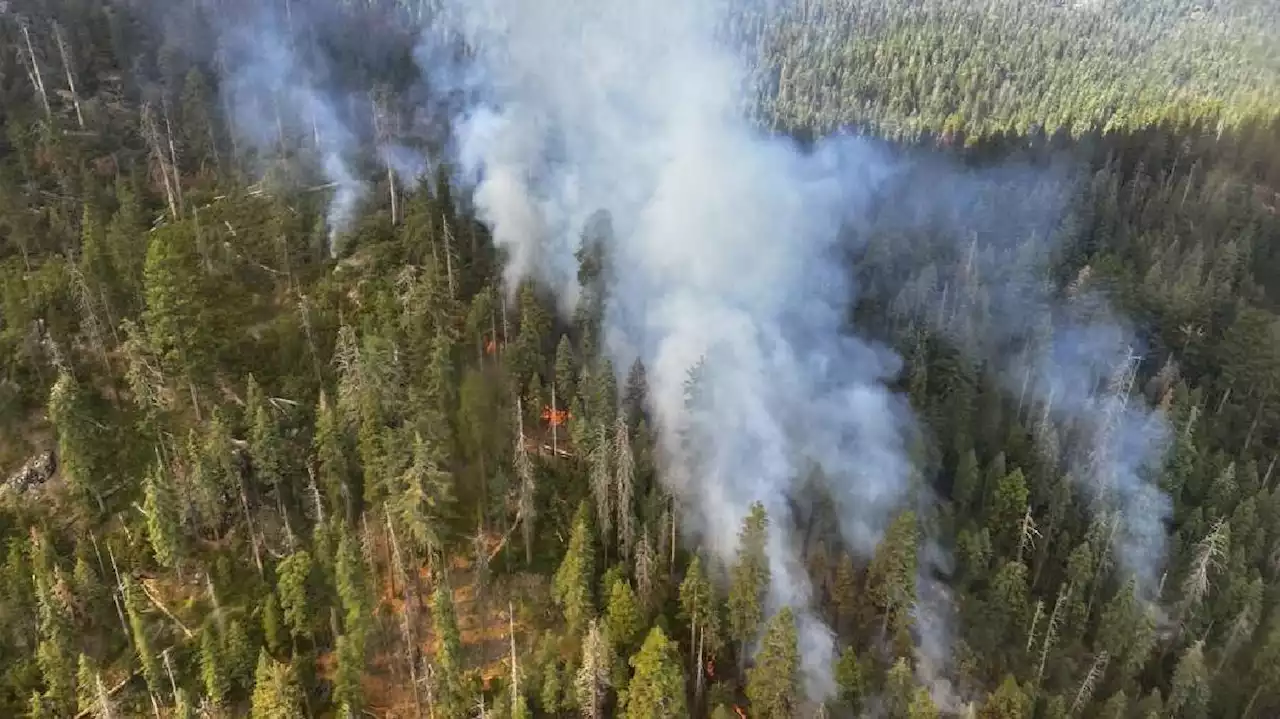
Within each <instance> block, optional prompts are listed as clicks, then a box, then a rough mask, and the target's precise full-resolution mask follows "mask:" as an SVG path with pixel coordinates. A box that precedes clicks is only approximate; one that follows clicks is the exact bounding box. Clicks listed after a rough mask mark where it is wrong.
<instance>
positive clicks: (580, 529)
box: [555, 502, 595, 635]
mask: <svg viewBox="0 0 1280 719" xmlns="http://www.w3.org/2000/svg"><path fill="white" fill-rule="evenodd" d="M589 512H590V510H589V509H588V508H587V505H586V503H585V502H584V503H583V504H581V505H580V506H579V507H578V514H577V518H576V519H575V520H574V523H573V533H572V534H571V535H570V537H569V547H568V549H567V550H566V551H565V555H564V560H563V561H562V562H561V563H560V568H559V569H558V570H557V571H556V576H555V600H556V604H557V605H558V606H559V607H560V608H561V610H563V611H564V618H565V622H567V623H568V629H569V633H570V634H574V635H576V634H579V633H581V631H582V630H583V629H584V628H585V626H586V622H587V619H588V618H589V617H590V616H591V614H592V613H593V611H594V608H593V603H592V598H591V580H592V578H593V577H594V576H595V572H594V569H593V567H594V556H593V554H594V552H593V551H592V545H591V526H590V519H589Z"/></svg>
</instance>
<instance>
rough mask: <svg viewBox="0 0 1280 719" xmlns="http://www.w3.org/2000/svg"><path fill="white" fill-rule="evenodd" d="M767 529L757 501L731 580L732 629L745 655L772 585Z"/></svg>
mask: <svg viewBox="0 0 1280 719" xmlns="http://www.w3.org/2000/svg"><path fill="white" fill-rule="evenodd" d="M768 529H769V519H768V516H767V515H766V514H765V511H764V505H762V504H760V503H759V502H757V503H755V504H753V505H752V506H751V513H750V514H749V515H747V517H746V518H745V519H744V520H743V523H742V530H741V531H740V532H739V533H738V561H737V563H736V564H734V566H733V569H732V571H731V573H730V580H729V581H730V584H729V633H730V636H732V638H733V640H734V641H736V642H737V643H738V646H739V650H740V652H741V653H742V654H743V655H745V653H746V649H745V648H746V645H747V643H748V642H750V641H751V640H752V639H754V638H755V636H756V632H757V631H758V630H759V628H760V621H761V618H762V616H763V612H764V610H763V605H764V593H765V590H766V589H767V588H768V587H769V560H768V558H767V557H766V556H765V543H766V542H767V541H768Z"/></svg>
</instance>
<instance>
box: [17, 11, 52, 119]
mask: <svg viewBox="0 0 1280 719" xmlns="http://www.w3.org/2000/svg"><path fill="white" fill-rule="evenodd" d="M18 26H19V27H21V28H22V38H23V39H24V40H25V41H26V44H27V54H26V56H25V57H22V55H21V53H19V56H20V57H22V60H23V65H25V66H26V69H27V77H28V78H29V79H30V80H31V84H32V86H33V87H35V89H36V93H37V94H38V95H40V104H41V105H42V106H43V107H44V116H45V117H46V118H49V119H52V118H53V110H52V108H50V107H49V93H48V92H46V91H45V87H44V75H42V74H41V73H40V62H39V60H37V59H36V50H35V46H34V45H33V44H32V43H31V28H30V27H29V26H28V25H27V23H26V21H25V20H19V21H18Z"/></svg>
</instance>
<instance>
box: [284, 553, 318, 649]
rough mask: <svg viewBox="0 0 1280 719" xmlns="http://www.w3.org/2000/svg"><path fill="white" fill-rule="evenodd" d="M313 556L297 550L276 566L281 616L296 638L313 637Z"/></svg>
mask: <svg viewBox="0 0 1280 719" xmlns="http://www.w3.org/2000/svg"><path fill="white" fill-rule="evenodd" d="M313 571H314V567H313V565H312V562H311V555H310V554H309V553H308V552H307V551H306V550H305V549H303V550H298V551H297V552H294V553H293V554H290V555H289V556H287V557H285V558H284V559H283V560H282V561H281V562H280V564H279V566H277V567H276V591H277V592H279V594H280V609H281V610H282V611H281V617H282V618H283V619H284V623H285V624H286V625H287V626H288V627H289V633H290V635H291V636H293V637H294V638H295V639H310V638H311V622H312V617H313V614H312V612H313V611H314V609H313V607H314V599H313V598H312V597H313V594H314V589H313V579H312V576H313V575H312V573H313Z"/></svg>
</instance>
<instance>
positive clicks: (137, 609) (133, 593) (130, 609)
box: [124, 577, 164, 695]
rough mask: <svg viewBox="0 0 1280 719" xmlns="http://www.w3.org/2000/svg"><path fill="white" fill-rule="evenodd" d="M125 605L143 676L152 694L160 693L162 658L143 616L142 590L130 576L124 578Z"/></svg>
mask: <svg viewBox="0 0 1280 719" xmlns="http://www.w3.org/2000/svg"><path fill="white" fill-rule="evenodd" d="M124 605H125V611H126V612H127V613H128V615H129V629H130V631H131V633H132V635H133V651H134V654H135V655H136V656H137V657H138V663H139V664H140V665H141V667H142V677H143V679H145V680H146V681H147V688H148V689H149V690H150V691H151V693H152V694H155V695H159V694H160V693H161V691H163V686H164V685H163V683H162V681H163V675H162V673H161V669H160V659H159V656H158V655H157V654H156V652H155V651H154V650H153V649H152V648H151V637H150V635H149V633H148V632H147V625H146V623H145V622H144V621H143V617H142V590H140V589H139V588H138V587H137V585H136V584H134V581H133V579H132V578H130V577H125V578H124Z"/></svg>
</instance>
